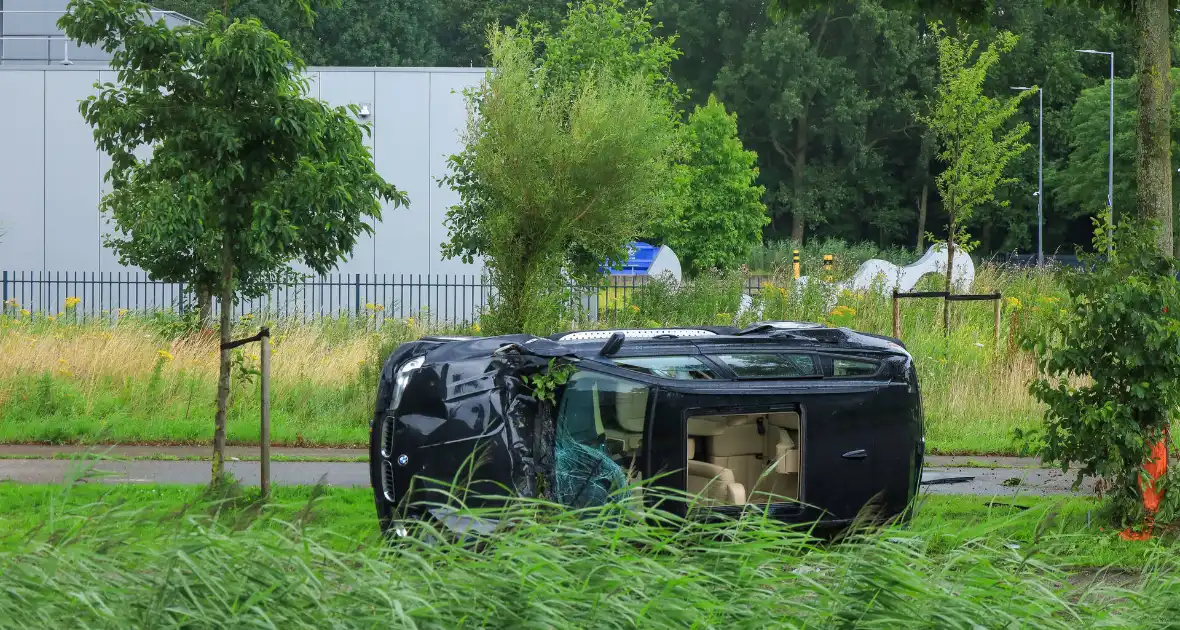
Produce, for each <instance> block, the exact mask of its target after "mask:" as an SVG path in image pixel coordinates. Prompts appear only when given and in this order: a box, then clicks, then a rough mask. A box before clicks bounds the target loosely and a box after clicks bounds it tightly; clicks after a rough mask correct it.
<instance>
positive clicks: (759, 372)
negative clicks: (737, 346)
mask: <svg viewBox="0 0 1180 630" xmlns="http://www.w3.org/2000/svg"><path fill="white" fill-rule="evenodd" d="M713 358H715V359H717V360H718V361H721V362H722V363H725V364H726V365H728V366H729V367H730V368H731V369H732V370H733V371H734V373H735V374H737V376H738V378H808V377H817V376H822V374H821V373H820V371H819V366H818V365H816V363H815V359H814V358H812V356H811V355H810V354H792V353H775V354H769V353H767V354H722V355H717V356H715V357H713Z"/></svg>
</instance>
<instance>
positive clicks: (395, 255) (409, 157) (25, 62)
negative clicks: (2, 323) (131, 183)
mask: <svg viewBox="0 0 1180 630" xmlns="http://www.w3.org/2000/svg"><path fill="white" fill-rule="evenodd" d="M66 3H67V0H0V232H2V233H3V235H2V236H0V272H3V273H4V274H5V278H7V281H6V283H5V284H4V288H3V290H4V293H5V295H6V296H7V297H14V296H17V295H20V294H22V293H23V295H25V299H26V301H29V302H30V303H38V304H40V305H41V306H42V307H43V308H44V309H47V310H56V309H57V308H60V307H59V306H58V304H60V300H59V299H57V298H55V297H53V296H52V295H46V294H47V293H52V292H53V291H50V290H49V289H47V288H46V286H47V285H46V284H45V282H44V281H43V280H41V281H38V282H37V283H36V284H34V283H32V282H28V279H29V278H31V277H39V278H42V279H44V278H46V277H50V278H54V277H59V276H58V275H57V274H75V276H74V277H76V274H83V276H84V277H90V276H92V277H98V278H109V277H110V274H111V273H115V274H119V273H123V274H131V273H135V272H137V271H139V270H137V269H132V268H128V267H125V266H123V265H120V264H119V261H118V260H117V259H116V257H115V255H114V253H113V252H112V251H110V250H109V249H106V248H104V247H103V245H102V241H103V235H104V233H107V232H108V231H109V230H110V226H109V225H108V224H107V218H106V217H105V216H103V215H102V214H101V213H100V212H99V209H98V207H99V201H100V199H101V198H102V196H103V195H104V194H105V193H106V192H108V190H109V186H108V185H106V184H105V183H104V181H103V178H104V174H105V172H106V169H107V168H108V167H109V161H110V160H109V158H108V157H107V156H105V155H104V154H102V152H100V151H99V150H98V149H97V148H96V146H95V143H94V140H93V135H92V130H91V128H90V127H89V125H87V124H86V122H85V121H84V120H83V119H82V116H81V114H80V113H79V111H78V104H79V101H81V100H82V99H84V98H86V97H87V96H89V95H90V94H93V93H95V88H94V85H95V83H98V82H108V81H114V80H115V73H114V72H113V71H111V70H110V69H109V68H108V66H107V63H106V61H105V57H104V55H103V54H102V52H101V51H98V50H96V49H93V48H88V47H79V46H77V45H75V44H72V43H70V42H69V41H68V40H66V39H65V38H64V35H63V34H62V33H61V32H60V30H58V29H57V27H56V20H57V19H58V17H60V15H61V13H62V10H63V9H64V8H65V5H66ZM161 17H164V18H165V19H166V20H167V21H168V22H170V23H173V24H179V23H181V22H183V21H184V20H186V19H187V18H185V17H184V16H179V15H176V14H166V15H162V16H161ZM483 76H484V70H483V69H481V68H338V67H324V68H309V69H308V79H309V82H310V86H311V88H310V89H311V95H312V96H314V97H317V98H321V99H323V100H324V101H326V102H328V103H329V104H332V105H347V104H355V105H358V106H360V107H361V108H362V115H361V117H360V118H361V122H364V123H367V124H369V125H370V126H371V128H372V134H371V135H370V136H369V138H368V140H367V142H368V144H369V145H370V149H371V150H372V153H373V159H374V161H375V163H376V167H377V171H378V172H379V173H380V174H381V175H382V176H383V177H384V178H385V179H386V180H387V181H389V182H390V183H392V184H394V185H395V186H397V188H398V189H400V190H404V191H406V192H407V194H408V196H409V199H410V204H409V207H408V208H406V207H403V208H396V209H393V208H387V209H386V210H385V212H384V213H383V214H384V216H383V219H382V221H381V222H379V223H378V224H376V225H374V226H373V227H374V234H373V235H372V236H364V237H362V238H361V239H360V240H359V241H358V243H357V245H356V248H355V250H354V251H353V253H352V256H351V257H350V258H349V259H348V260H347V261H345V262H342V263H341V264H340V265H339V266H338V267H337V269H336V272H338V273H340V274H349V275H350V276H351V277H357V276H358V275H359V276H360V277H364V276H365V275H366V274H368V275H370V276H381V275H385V276H386V277H388V275H393V276H395V277H398V278H402V279H403V280H402V282H403V283H404V282H405V281H404V278H405V277H408V276H412V277H415V278H418V280H416V281H415V282H417V283H418V284H422V283H424V282H427V283H434V282H444V281H443V280H437V278H442V277H445V276H450V277H451V279H448V280H445V282H447V283H451V282H459V280H457V279H455V278H456V277H457V276H462V277H463V280H462V282H463V283H467V282H471V281H474V278H475V277H476V276H477V275H478V274H479V273H480V266H479V265H466V264H463V263H462V262H461V261H459V260H445V259H443V258H442V257H441V255H440V253H439V248H440V246H441V244H442V243H443V242H444V241H445V239H446V229H445V227H444V225H443V219H444V216H445V213H446V210H447V208H448V207H450V206H452V205H454V204H455V203H457V202H458V195H457V194H456V193H455V192H454V191H453V190H451V189H450V188H448V187H440V186H439V179H440V178H441V177H442V176H443V175H445V174H446V172H447V157H448V156H449V155H451V154H453V153H456V152H458V151H459V150H460V148H461V142H460V134H461V132H462V129H463V127H464V126H465V123H466V115H467V112H466V105H465V101H464V97H463V94H462V91H463V90H464V89H465V88H468V87H473V86H475V85H477V84H478V83H479V82H480V80H481V79H482V78H483ZM95 274H98V275H95ZM141 277H146V276H141ZM423 277H424V278H427V280H423V279H421V278H423ZM468 278H470V280H469V279H468ZM104 281H105V280H104ZM18 282H19V283H21V284H18ZM348 282H352V283H355V282H356V281H355V280H352V279H350V280H348ZM366 282H369V280H366ZM89 288H91V289H93V288H94V287H89ZM100 288H102V289H104V291H106V293H111V291H112V290H113V289H114V287H113V285H112V286H108V287H100ZM157 288H158V289H160V290H161V291H163V289H164V288H163V287H153V289H157ZM387 289H388V288H387ZM372 290H375V289H372ZM372 290H371V289H369V288H367V287H366V290H365V291H366V296H368V294H369V293H370V292H371V291H372ZM78 291H79V289H73V290H71V289H69V288H68V287H67V288H64V289H61V288H59V289H58V290H57V291H56V292H57V293H62V294H63V295H64V294H70V293H77V292H78ZM403 291H404V289H403ZM349 293H350V296H351V294H353V293H357V292H356V291H352V290H350V291H349ZM161 299H163V298H161ZM355 301H356V300H353V299H349V300H348V302H349V304H348V305H349V306H354V304H353V302H355ZM106 302H108V303H109V304H108V305H109V306H111V307H114V306H119V307H128V306H131V307H134V306H135V305H128V304H124V303H123V301H122V300H121V299H120V300H119V302H120V303H119V304H117V305H116V304H114V303H110V302H109V299H107V300H106ZM149 306H166V305H165V304H162V303H160V304H157V300H153V302H152V304H150V305H149Z"/></svg>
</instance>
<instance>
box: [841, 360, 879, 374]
mask: <svg viewBox="0 0 1180 630" xmlns="http://www.w3.org/2000/svg"><path fill="white" fill-rule="evenodd" d="M880 366H881V364H880V363H877V362H876V361H869V360H867V359H866V360H863V361H861V360H856V359H832V376H872V375H873V374H876V373H877V369H878V368H879V367H880Z"/></svg>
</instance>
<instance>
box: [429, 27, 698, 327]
mask: <svg viewBox="0 0 1180 630" xmlns="http://www.w3.org/2000/svg"><path fill="white" fill-rule="evenodd" d="M490 42H491V50H492V60H493V62H494V66H495V68H496V70H495V72H494V73H493V72H489V73H488V75H487V77H486V79H485V80H484V83H483V84H482V86H481V87H480V88H479V89H478V90H477V91H475V92H474V93H471V94H470V95H469V98H470V101H471V105H472V107H471V116H470V118H469V121H468V125H467V130H466V132H465V137H464V141H465V145H466V146H465V148H464V150H463V151H462V152H461V153H459V154H458V155H455V156H452V157H451V165H452V169H453V170H452V173H451V174H450V175H448V176H447V177H445V178H444V180H443V182H442V183H443V184H445V185H450V186H453V187H454V188H455V189H456V190H457V191H458V192H459V194H460V198H461V202H460V203H459V204H458V205H456V206H454V207H452V208H451V209H450V210H449V211H448V212H447V225H448V230H449V234H450V240H449V242H448V243H446V244H445V245H444V247H443V253H444V255H447V256H460V257H463V258H464V259H465V260H472V259H473V258H474V257H476V256H480V257H484V258H485V259H486V265H487V269H488V273H489V276H490V279H491V282H492V284H493V286H494V287H495V291H496V295H495V299H494V300H493V303H492V312H491V313H489V315H488V316H487V319H486V321H487V325H486V326H485V328H487V329H489V330H490V331H494V332H546V331H548V330H550V329H551V328H552V327H553V326H555V325H556V324H557V321H558V317H559V316H560V310H561V305H562V304H563V302H564V300H565V297H566V296H565V291H564V289H565V278H567V277H572V278H575V279H579V280H582V281H588V282H589V281H595V282H596V281H597V278H598V274H599V272H598V265H599V264H601V263H602V261H620V260H622V259H623V258H624V257H625V255H626V246H627V244H628V243H630V242H631V241H633V240H634V239H635V238H636V237H637V236H639V235H640V234H641V233H643V232H644V231H645V230H647V229H648V228H649V227H650V226H652V225H654V224H655V223H656V222H658V221H660V220H662V219H663V215H664V213H666V211H667V208H668V207H669V205H668V201H667V198H666V197H667V194H668V193H667V192H666V191H668V190H669V189H670V188H675V186H673V182H674V181H675V179H676V177H677V173H676V168H675V166H674V162H673V160H674V158H675V154H674V149H675V147H676V141H677V129H676V126H675V124H674V123H673V120H672V117H671V116H669V114H668V111H669V105H668V103H666V102H664V101H662V100H661V99H660V98H658V97H657V95H656V94H654V93H653V91H652V88H651V87H650V83H649V81H648V80H647V77H645V76H642V75H635V76H632V77H629V78H625V79H620V78H616V77H614V76H612V75H611V74H610V73H608V72H604V71H602V70H596V71H589V72H586V73H584V74H581V75H579V76H578V77H577V78H576V80H572V79H571V80H563V81H561V82H559V83H551V82H550V78H549V76H548V75H547V74H546V73H545V72H543V71H541V72H538V67H539V66H541V65H542V62H541V60H539V59H537V57H536V54H535V47H536V45H537V42H536V41H535V39H533V37H531V36H529V35H527V34H525V33H522V32H520V31H518V30H516V29H513V28H505V29H501V30H493V31H492V32H491V34H490Z"/></svg>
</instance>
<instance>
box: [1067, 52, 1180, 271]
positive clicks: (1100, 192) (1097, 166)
mask: <svg viewBox="0 0 1180 630" xmlns="http://www.w3.org/2000/svg"><path fill="white" fill-rule="evenodd" d="M1172 77H1173V78H1172V83H1173V85H1177V80H1178V79H1180V69H1176V68H1173V69H1172ZM1137 82H1138V79H1117V80H1115V88H1114V92H1115V137H1114V161H1115V162H1114V163H1115V172H1116V173H1118V172H1123V173H1127V172H1132V171H1133V170H1134V168H1135V147H1136V143H1137V138H1136V127H1137V124H1136V123H1137V121H1138V118H1139V111H1138V110H1137V109H1136V108H1135V107H1136V104H1137V102H1138V101H1137V97H1136V94H1137V92H1138V85H1137ZM1109 106H1110V91H1109V87H1107V86H1103V87H1095V88H1089V89H1086V90H1084V91H1082V93H1081V96H1079V97H1078V100H1077V102H1076V103H1075V104H1074V106H1073V110H1072V116H1071V118H1070V120H1071V123H1072V124H1071V127H1070V131H1069V135H1068V139H1069V146H1070V148H1071V152H1070V154H1069V159H1068V162H1067V163H1066V164H1065V165H1064V166H1063V167H1062V168H1060V169H1059V170H1057V171H1055V172H1054V173H1053V174H1052V177H1051V178H1050V179H1049V181H1048V185H1050V186H1051V188H1052V191H1053V194H1054V195H1055V196H1056V197H1057V198H1059V199H1060V200H1061V201H1063V202H1065V203H1067V204H1070V205H1071V206H1072V207H1075V208H1077V211H1078V212H1079V213H1080V214H1089V215H1099V214H1103V213H1104V212H1105V207H1106V186H1107V181H1106V169H1107V160H1108V155H1107V142H1108V133H1109V127H1108V125H1109V116H1110V110H1109ZM1172 109H1173V110H1180V92H1173V94H1172ZM1172 125H1173V138H1175V131H1176V130H1175V127H1176V126H1177V125H1180V117H1176V116H1174V117H1173V118H1172ZM1173 144H1175V140H1173ZM1172 155H1173V156H1175V155H1177V154H1176V152H1175V151H1173V152H1172ZM1178 166H1180V164H1177V163H1176V159H1175V157H1173V168H1172V169H1171V171H1172V179H1173V183H1174V182H1175V181H1176V178H1177V173H1176V168H1175V167H1178ZM1136 188H1137V186H1136V182H1135V180H1134V179H1132V178H1129V177H1115V179H1114V207H1115V209H1116V211H1117V210H1118V209H1119V208H1131V207H1133V206H1134V204H1135V198H1136V195H1137V191H1136ZM1127 215H1128V218H1129V217H1131V216H1133V213H1130V212H1128V213H1127ZM1120 221H1121V218H1120V217H1119V216H1116V218H1115V222H1116V223H1118V222H1120ZM1174 245H1175V244H1174ZM1173 254H1174V255H1177V256H1180V252H1178V251H1175V249H1174V250H1173Z"/></svg>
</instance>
